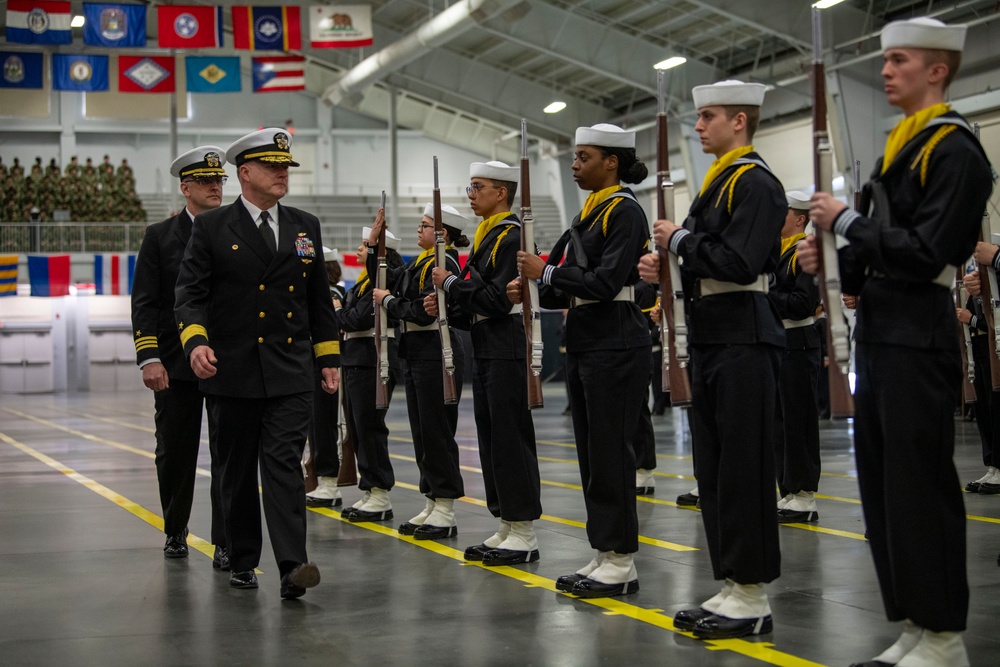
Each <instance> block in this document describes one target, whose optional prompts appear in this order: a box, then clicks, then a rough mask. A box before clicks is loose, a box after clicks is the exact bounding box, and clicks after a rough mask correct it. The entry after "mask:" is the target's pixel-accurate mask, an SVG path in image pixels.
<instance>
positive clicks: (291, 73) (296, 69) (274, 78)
mask: <svg viewBox="0 0 1000 667" xmlns="http://www.w3.org/2000/svg"><path fill="white" fill-rule="evenodd" d="M305 68H306V59H305V58H303V57H302V56H274V57H271V58H254V59H253V92H255V93H274V92H280V91H288V90H305V88H306V69H305Z"/></svg>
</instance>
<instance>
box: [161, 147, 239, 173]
mask: <svg viewBox="0 0 1000 667" xmlns="http://www.w3.org/2000/svg"><path fill="white" fill-rule="evenodd" d="M224 164H226V151H224V150H222V149H221V148H219V147H218V146H198V148H192V149H191V150H189V151H188V152H187V153H184V154H182V155H180V156H179V157H178V158H177V159H176V160H174V161H173V162H171V163H170V175H171V176H173V177H174V178H181V179H184V178H187V177H188V176H195V177H197V176H225V175H226V170H225V169H223V168H222V165H224Z"/></svg>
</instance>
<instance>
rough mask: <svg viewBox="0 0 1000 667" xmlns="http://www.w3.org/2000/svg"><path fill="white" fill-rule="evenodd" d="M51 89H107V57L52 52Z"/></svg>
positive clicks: (86, 90) (84, 90) (89, 90)
mask: <svg viewBox="0 0 1000 667" xmlns="http://www.w3.org/2000/svg"><path fill="white" fill-rule="evenodd" d="M52 89H53V90H76V91H83V92H92V91H99V90H107V89H108V57H107V56H91V55H84V54H65V53H53V54H52Z"/></svg>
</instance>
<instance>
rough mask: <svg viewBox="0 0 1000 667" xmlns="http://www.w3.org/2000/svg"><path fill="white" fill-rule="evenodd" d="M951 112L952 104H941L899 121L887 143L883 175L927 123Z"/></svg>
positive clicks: (883, 159)
mask: <svg viewBox="0 0 1000 667" xmlns="http://www.w3.org/2000/svg"><path fill="white" fill-rule="evenodd" d="M949 111H951V105H950V104H945V103H944V102H939V103H937V104H934V105H931V106H929V107H927V108H926V109H921V110H920V111H918V112H917V113H915V114H913V115H912V116H909V117H907V118H904V119H903V120H901V121H899V124H898V125H896V127H894V128H892V132H890V133H889V138H888V139H886V141H885V156H884V157H883V158H882V173H883V174H884V173H885V170H886V169H888V168H889V165H890V164H892V161H893V160H894V159H895V158H896V156H897V155H899V151H901V150H903V147H904V146H906V144H908V143H909V142H910V139H912V138H913V137H915V136H917V135H918V134H920V131H921V130H923V129H924V128H925V127H927V123H929V122H930V121H932V120H934V119H935V118H937V117H938V116H940V115H941V114H944V113H947V112H949Z"/></svg>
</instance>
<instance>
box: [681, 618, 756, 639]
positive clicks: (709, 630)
mask: <svg viewBox="0 0 1000 667" xmlns="http://www.w3.org/2000/svg"><path fill="white" fill-rule="evenodd" d="M773 630H774V623H773V621H772V620H771V615H770V614H768V615H767V616H762V617H759V618H728V617H726V616H719V615H718V614H709V615H708V616H706V617H705V618H702V619H699V620H698V621H697V622H696V623H695V624H694V630H692V632H694V636H695V637H697V638H698V639H736V638H737V637H749V636H750V635H766V634H769V633H771V632H772V631H773Z"/></svg>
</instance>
